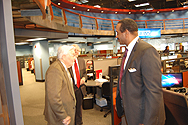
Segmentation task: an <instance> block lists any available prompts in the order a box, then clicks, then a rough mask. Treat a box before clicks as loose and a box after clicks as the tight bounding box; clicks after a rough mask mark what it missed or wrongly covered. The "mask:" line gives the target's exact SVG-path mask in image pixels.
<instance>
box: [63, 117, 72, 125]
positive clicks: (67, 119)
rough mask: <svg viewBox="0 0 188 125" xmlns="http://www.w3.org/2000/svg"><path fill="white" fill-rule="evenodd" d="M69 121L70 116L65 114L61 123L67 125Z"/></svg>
mask: <svg viewBox="0 0 188 125" xmlns="http://www.w3.org/2000/svg"><path fill="white" fill-rule="evenodd" d="M70 122H71V117H70V116H67V117H66V118H65V119H63V121H62V123H63V124H64V125H69V124H70Z"/></svg>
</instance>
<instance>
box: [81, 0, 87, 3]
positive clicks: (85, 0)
mask: <svg viewBox="0 0 188 125" xmlns="http://www.w3.org/2000/svg"><path fill="white" fill-rule="evenodd" d="M80 1H81V2H82V3H88V2H89V1H88V0H80Z"/></svg>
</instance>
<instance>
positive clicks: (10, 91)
mask: <svg viewBox="0 0 188 125" xmlns="http://www.w3.org/2000/svg"><path fill="white" fill-rule="evenodd" d="M0 47H1V49H0V50H1V57H2V67H3V71H4V81H5V88H6V95H7V103H8V113H9V119H10V125H24V123H23V114H22V106H21V99H20V90H19V83H18V74H17V66H16V51H15V41H14V30H13V20H12V6H11V0H0Z"/></svg>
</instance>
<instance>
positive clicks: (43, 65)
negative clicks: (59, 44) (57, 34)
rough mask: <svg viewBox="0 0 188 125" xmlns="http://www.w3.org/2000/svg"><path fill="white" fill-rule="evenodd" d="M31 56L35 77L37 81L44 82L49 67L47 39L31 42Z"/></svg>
mask: <svg viewBox="0 0 188 125" xmlns="http://www.w3.org/2000/svg"><path fill="white" fill-rule="evenodd" d="M33 58H34V62H35V78H36V81H37V82H44V80H45V74H46V71H47V69H48V67H49V47H48V41H47V40H46V41H37V42H33Z"/></svg>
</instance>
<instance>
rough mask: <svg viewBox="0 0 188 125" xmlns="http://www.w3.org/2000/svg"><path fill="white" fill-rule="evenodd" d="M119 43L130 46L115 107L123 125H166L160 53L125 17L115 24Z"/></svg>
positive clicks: (123, 66) (125, 57)
mask: <svg viewBox="0 0 188 125" xmlns="http://www.w3.org/2000/svg"><path fill="white" fill-rule="evenodd" d="M116 31H117V36H116V38H117V39H118V41H119V43H120V45H126V47H127V49H126V51H125V55H124V57H123V59H122V64H121V71H120V75H119V80H118V88H117V97H116V108H117V113H118V115H119V116H121V117H122V125H126V124H128V125H139V124H144V125H164V123H165V111H164V102H163V93H162V86H161V61H160V57H159V54H158V52H157V51H156V49H155V48H154V47H153V46H151V45H150V44H148V43H146V42H144V41H143V40H141V39H140V38H139V36H138V26H137V24H136V22H135V21H134V20H132V19H129V18H125V19H122V20H121V21H119V22H118V24H117V26H116Z"/></svg>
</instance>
